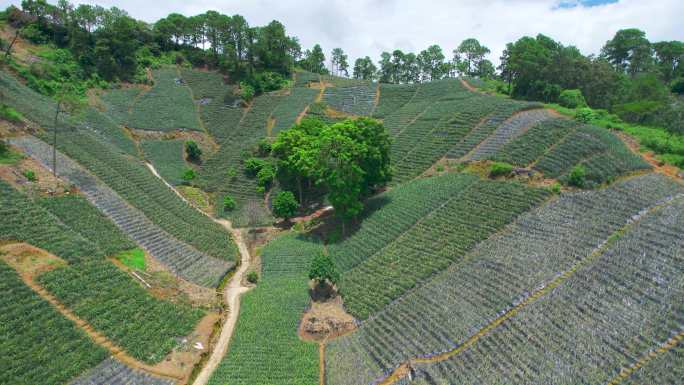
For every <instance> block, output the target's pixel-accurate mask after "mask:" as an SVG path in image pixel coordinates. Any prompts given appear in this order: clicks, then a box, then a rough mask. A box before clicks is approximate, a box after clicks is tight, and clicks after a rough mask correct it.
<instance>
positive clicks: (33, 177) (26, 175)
mask: <svg viewBox="0 0 684 385" xmlns="http://www.w3.org/2000/svg"><path fill="white" fill-rule="evenodd" d="M22 175H24V178H26V179H27V180H28V181H29V182H35V181H37V180H38V177H37V176H36V173H35V172H34V171H33V170H26V171H24V172H23V173H22Z"/></svg>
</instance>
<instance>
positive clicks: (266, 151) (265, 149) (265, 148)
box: [255, 139, 271, 158]
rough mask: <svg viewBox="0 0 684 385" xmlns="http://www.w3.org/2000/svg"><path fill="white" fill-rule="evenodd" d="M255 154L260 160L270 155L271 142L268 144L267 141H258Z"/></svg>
mask: <svg viewBox="0 0 684 385" xmlns="http://www.w3.org/2000/svg"><path fill="white" fill-rule="evenodd" d="M255 153H256V155H257V156H259V157H262V158H265V157H267V156H269V155H271V142H269V141H268V139H262V140H260V141H259V144H257V147H256V151H255Z"/></svg>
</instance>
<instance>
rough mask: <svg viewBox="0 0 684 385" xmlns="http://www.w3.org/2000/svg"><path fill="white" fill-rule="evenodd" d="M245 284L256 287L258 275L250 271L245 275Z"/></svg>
mask: <svg viewBox="0 0 684 385" xmlns="http://www.w3.org/2000/svg"><path fill="white" fill-rule="evenodd" d="M247 282H249V283H251V284H253V285H256V283H257V282H259V273H257V272H256V271H250V272H249V273H248V274H247Z"/></svg>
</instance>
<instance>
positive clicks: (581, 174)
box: [568, 165, 587, 188]
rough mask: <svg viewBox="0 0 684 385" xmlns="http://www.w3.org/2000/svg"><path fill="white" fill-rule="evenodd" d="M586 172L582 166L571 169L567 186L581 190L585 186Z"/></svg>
mask: <svg viewBox="0 0 684 385" xmlns="http://www.w3.org/2000/svg"><path fill="white" fill-rule="evenodd" d="M586 177H587V170H586V169H585V168H584V166H582V165H577V166H575V167H573V168H572V170H571V171H570V175H569V176H568V184H569V185H570V186H575V187H579V188H582V187H584V185H585V184H586Z"/></svg>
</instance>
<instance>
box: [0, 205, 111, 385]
mask: <svg viewBox="0 0 684 385" xmlns="http://www.w3.org/2000/svg"><path fill="white" fill-rule="evenodd" d="M4 218H5V217H4V216H3V219H4ZM0 292H2V296H0V335H2V336H3V337H2V342H0V355H2V360H1V361H0V383H2V384H16V385H34V384H64V383H66V382H67V381H69V380H70V379H71V378H73V377H76V376H78V375H80V374H81V373H83V372H84V371H86V370H88V369H90V368H92V367H94V366H96V365H97V364H99V363H100V362H101V361H102V360H104V359H105V358H106V357H107V351H106V350H104V349H102V348H101V347H99V346H97V345H95V344H94V343H93V342H92V341H91V340H90V339H89V338H88V336H87V335H86V334H85V333H84V332H83V331H81V330H79V329H78V328H77V327H76V325H75V324H74V323H73V322H71V321H69V320H67V319H66V318H64V317H63V316H62V315H61V314H59V313H58V312H57V311H56V310H55V309H54V308H53V307H52V306H51V305H50V304H49V303H48V302H47V301H45V300H43V299H42V298H40V297H39V296H38V295H37V294H36V293H35V292H33V290H31V289H30V288H29V287H28V286H26V285H25V284H24V282H22V280H21V279H20V278H19V276H18V275H17V273H16V272H15V271H14V269H12V268H11V267H9V266H8V265H7V264H5V262H3V261H1V260H0Z"/></svg>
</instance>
